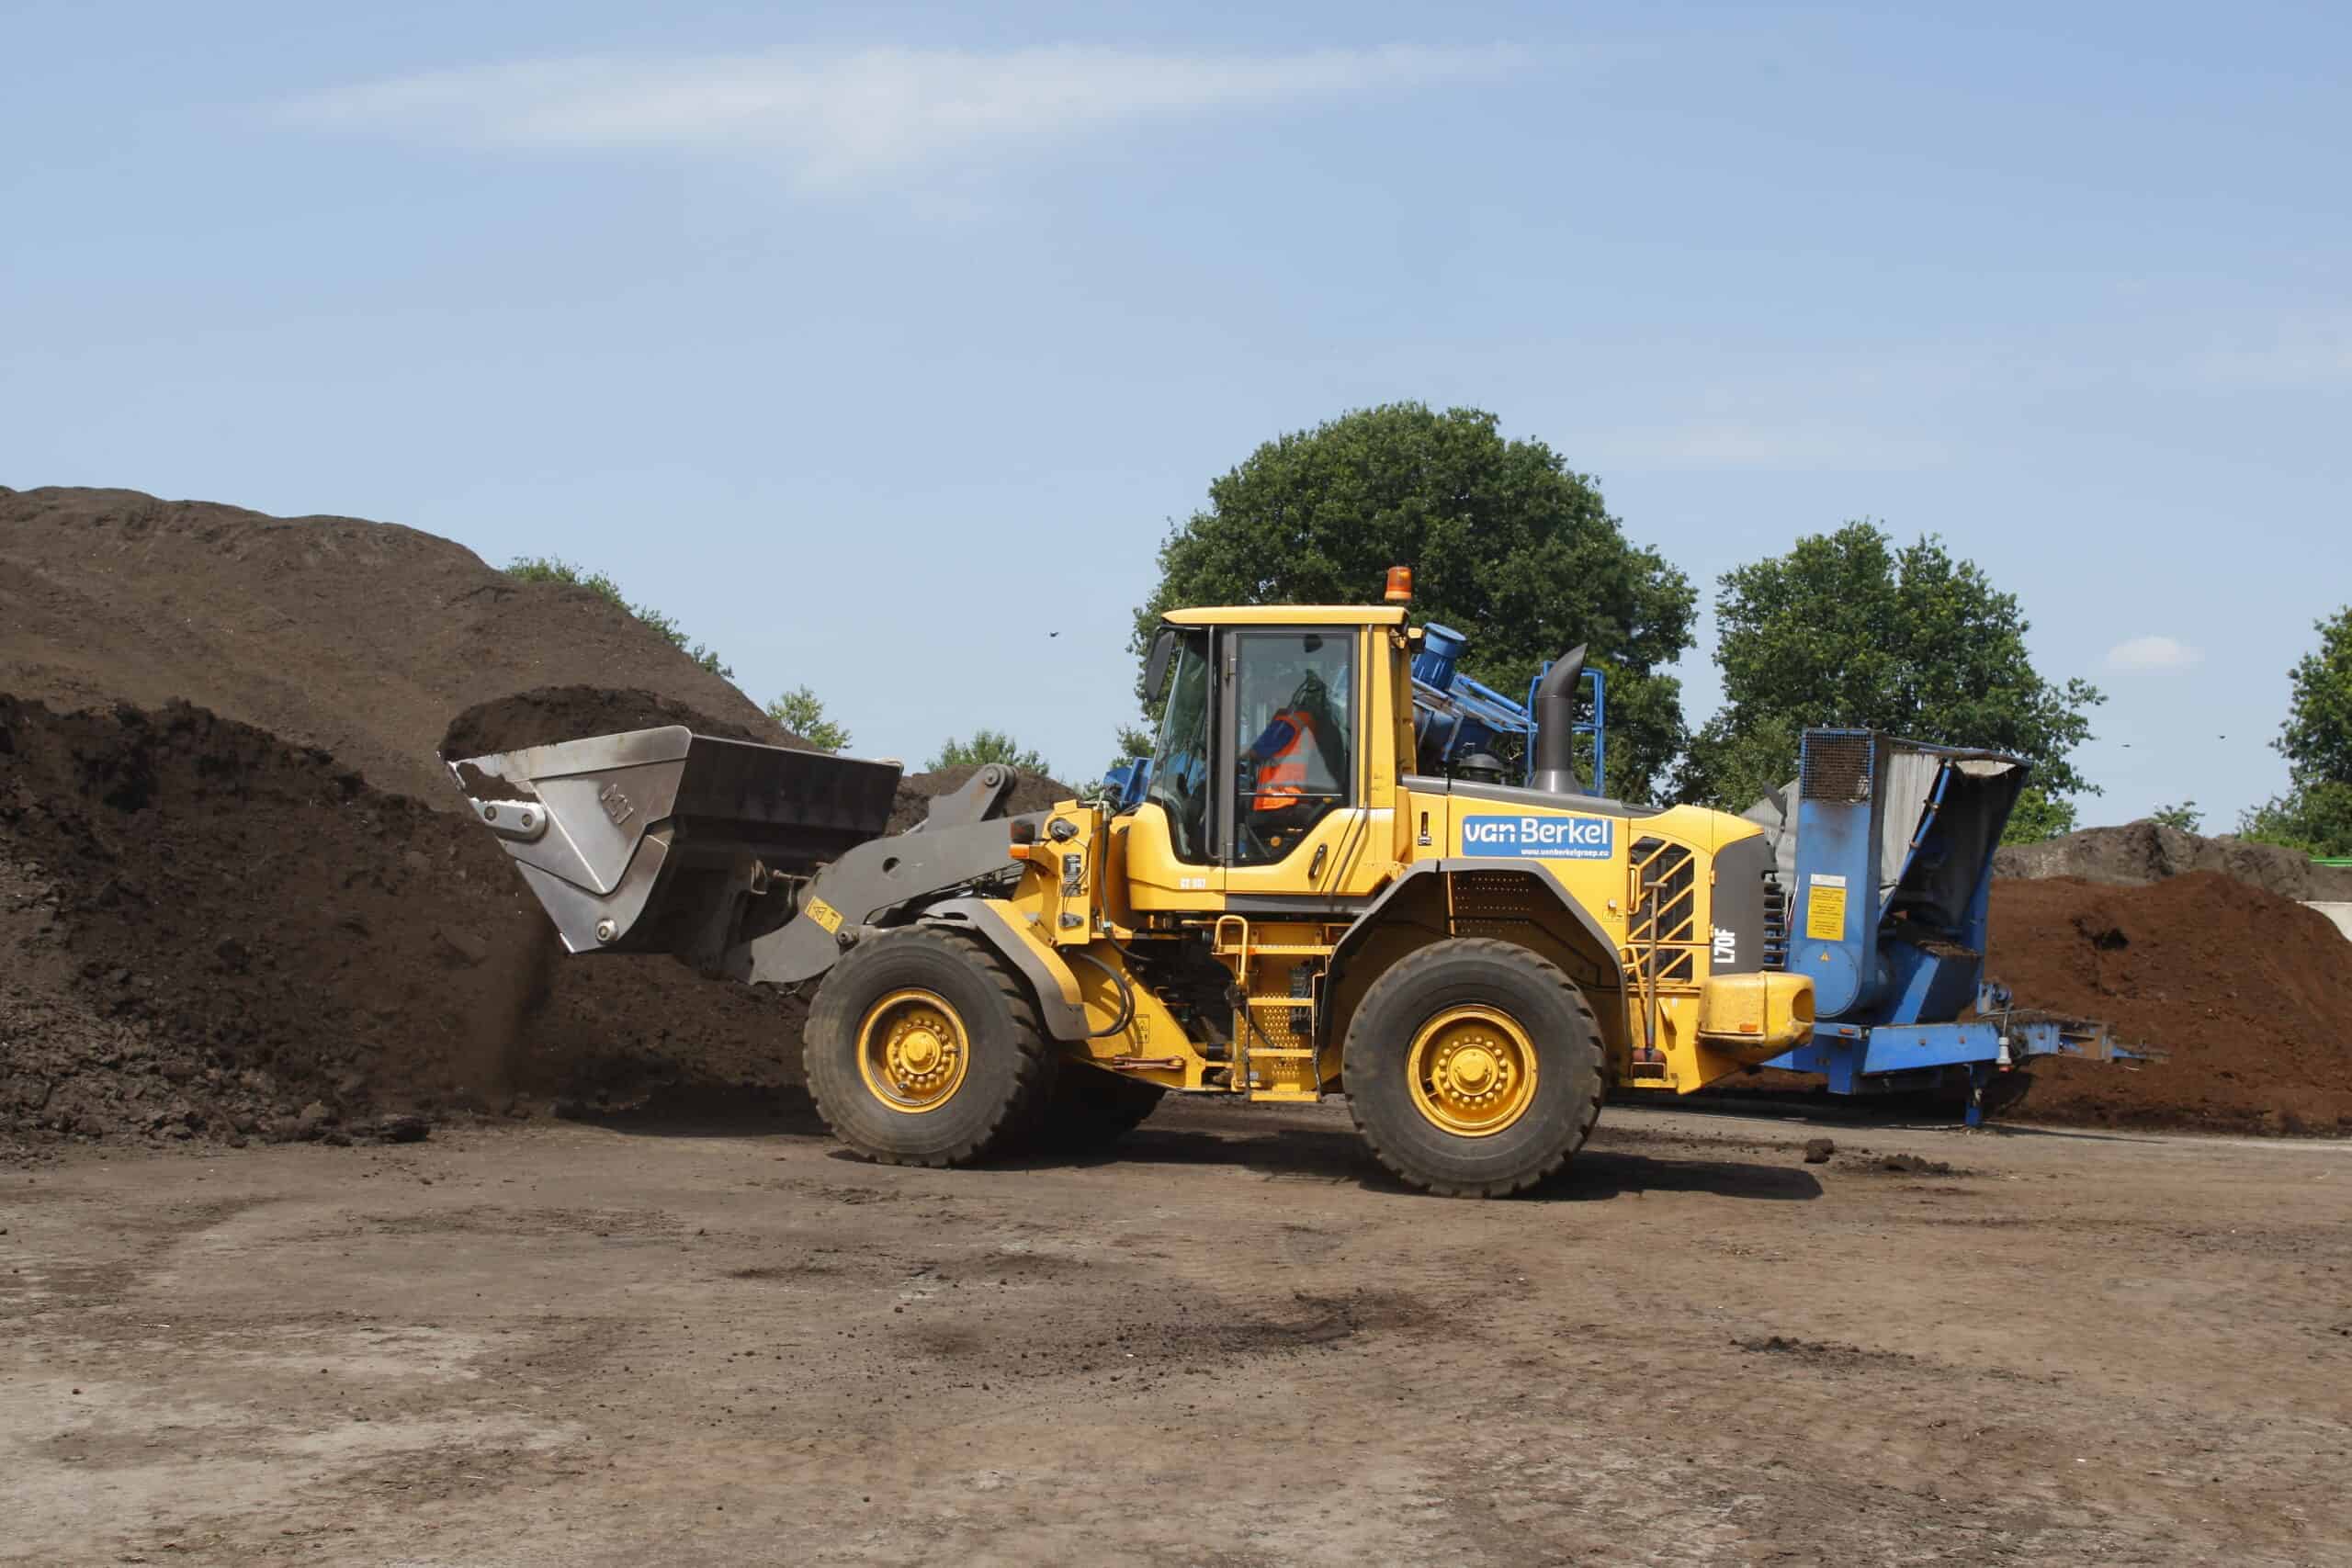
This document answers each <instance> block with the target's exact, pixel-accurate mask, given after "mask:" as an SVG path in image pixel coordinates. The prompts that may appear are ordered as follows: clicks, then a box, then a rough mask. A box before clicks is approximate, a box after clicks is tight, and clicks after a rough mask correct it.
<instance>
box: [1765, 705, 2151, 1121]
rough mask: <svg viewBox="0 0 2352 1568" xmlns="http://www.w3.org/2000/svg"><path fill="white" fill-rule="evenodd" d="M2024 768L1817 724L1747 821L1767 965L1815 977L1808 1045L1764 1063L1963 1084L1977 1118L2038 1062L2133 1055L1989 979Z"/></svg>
mask: <svg viewBox="0 0 2352 1568" xmlns="http://www.w3.org/2000/svg"><path fill="white" fill-rule="evenodd" d="M2026 772H2027V764H2026V763H2025V761H2023V760H2021V759H2019V758H2017V757H2010V756H2006V755H2003V754H2002V753H2000V752H1997V751H1979V750H1968V749H1966V748H1963V747H1956V746H1932V745H1928V744H1926V743H1924V742H1921V741H1916V740H1904V739H1897V738H1895V737H1894V736H1890V735H1882V734H1878V733H1876V732H1874V731H1871V730H1863V729H1809V730H1807V731H1805V733H1804V740H1803V743H1802V746H1801V749H1800V751H1799V761H1798V772H1797V778H1796V779H1795V781H1794V782H1793V783H1792V784H1790V786H1789V787H1788V789H1787V790H1785V791H1782V792H1780V793H1779V794H1777V795H1775V796H1774V797H1772V798H1770V799H1767V800H1764V801H1760V802H1758V805H1757V806H1756V807H1754V808H1753V809H1752V810H1750V811H1749V812H1748V813H1747V816H1748V818H1749V819H1750V820H1751V821H1755V822H1757V823H1758V824H1759V825H1760V826H1762V827H1763V828H1764V829H1765V830H1766V832H1767V833H1769V834H1770V835H1771V837H1772V839H1773V845H1774V864H1775V876H1774V890H1773V894H1772V897H1771V902H1772V904H1773V906H1775V907H1776V908H1777V913H1778V917H1779V918H1778V919H1777V921H1770V922H1768V929H1775V931H1776V934H1777V936H1778V939H1779V945H1778V949H1777V951H1774V950H1772V948H1771V946H1770V938H1768V956H1767V963H1768V964H1781V965H1785V966H1786V967H1787V968H1789V969H1791V970H1793V971H1795V972H1797V973H1800V974H1805V975H1810V976H1813V983H1814V1002H1815V1015H1816V1019H1817V1021H1816V1023H1815V1027H1814V1034H1813V1039H1812V1041H1811V1042H1810V1043H1807V1044H1804V1045H1800V1046H1798V1047H1796V1048H1795V1049H1794V1050H1792V1051H1790V1052H1788V1053H1787V1054H1786V1055H1781V1056H1777V1057H1775V1058H1773V1059H1772V1060H1771V1061H1770V1062H1769V1063H1767V1064H1766V1066H1773V1067H1784V1068H1787V1069H1789V1070H1791V1071H1794V1072H1804V1073H1819V1074H1821V1075H1822V1076H1823V1077H1826V1078H1827V1079H1828V1082H1829V1089H1830V1091H1831V1092H1832V1093H1834V1094H1873V1093H1887V1092H1891V1091H1896V1090H1906V1089H1932V1088H1937V1087H1939V1086H1942V1085H1946V1084H1950V1083H1951V1082H1952V1081H1953V1079H1954V1078H1955V1077H1962V1078H1964V1079H1965V1081H1966V1084H1967V1088H1968V1122H1969V1124H1970V1125H1971V1126H1974V1125H1976V1124H1977V1123H1978V1122H1980V1121H1982V1120H1983V1117H1984V1111H1985V1098H1986V1094H1987V1091H1988V1090H1992V1089H1995V1088H1996V1085H1997V1084H1998V1083H1999V1082H2000V1079H2001V1075H2003V1074H2005V1073H2007V1072H2010V1071H2012V1070H2014V1069H2016V1068H2018V1067H2021V1066H2025V1065H2026V1064H2027V1062H2028V1061H2030V1059H2031V1058H2032V1057H2035V1056H2044V1055H2049V1056H2077V1057H2086V1058H2090V1059H2094V1060H2102V1061H2113V1060H2119V1059H2127V1058H2138V1057H2142V1056H2144V1055H2148V1053H2145V1052H2143V1051H2137V1050H2130V1049H2126V1048H2125V1047H2123V1046H2121V1045H2119V1044H2117V1043H2115V1042H2114V1041H2113V1040H2112V1039H2110V1038H2109V1034H2108V1031H2107V1027H2106V1026H2105V1025H2104V1024H2100V1023H2097V1022H2094V1021H2088V1020H2081V1019H2068V1018H2060V1017H2056V1016H2054V1015H2052V1014H2048V1013H2042V1012H2035V1011H2029V1010H2020V1009H2018V1008H2016V1007H2015V1006H2013V1005H2012V1002H2011V998H2010V996H2009V993H2008V991H2007V989H2006V988H2005V987H2001V986H2000V985H1998V984H1996V983H1994V982H1992V981H1989V980H1987V979H1986V978H1985V942H1986V938H1987V935H1988V920H1987V910H1988V908H1989V906H1990V902H1991V897H1992V890H1993V852H1994V850H1995V849H1996V848H1997V847H1999V844H2000V841H2001V830H2002V829H2003V828H2004V827H2006V826H2007V822H2008V818H2009V811H2010V808H2011V807H2013V806H2015V805H2016V803H2017V798H2018V793H2019V791H2021V790H2022V789H2023V788H2024V787H2025V782H2026Z"/></svg>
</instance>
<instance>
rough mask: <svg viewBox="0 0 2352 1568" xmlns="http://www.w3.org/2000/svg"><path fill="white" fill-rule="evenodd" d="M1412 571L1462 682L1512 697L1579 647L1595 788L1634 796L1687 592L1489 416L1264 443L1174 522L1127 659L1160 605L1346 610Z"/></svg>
mask: <svg viewBox="0 0 2352 1568" xmlns="http://www.w3.org/2000/svg"><path fill="white" fill-rule="evenodd" d="M1391 566H1409V567H1411V568H1412V569H1413V589H1414V594H1413V614H1414V615H1415V616H1416V618H1418V619H1426V620H1430V621H1436V622H1439V623H1441V624H1443V625H1446V626H1453V628H1455V629H1456V630H1457V631H1460V632H1463V633H1464V634H1465V635H1467V636H1468V637H1469V638H1470V648H1469V651H1468V654H1467V656H1466V657H1465V658H1464V661H1463V669H1464V672H1465V673H1467V674H1469V675H1471V676H1472V677H1474V678H1476V679H1477V680H1480V681H1483V682H1487V684H1488V685H1491V686H1493V687H1495V688H1497V689H1498V690H1499V691H1502V692H1505V693H1509V694H1512V695H1514V696H1516V695H1518V694H1522V693H1524V692H1525V691H1526V689H1527V685H1528V682H1529V681H1530V680H1531V679H1532V678H1533V676H1534V674H1535V671H1536V670H1537V668H1538V667H1539V666H1540V665H1541V664H1542V663H1543V661H1544V660H1547V659H1555V658H1557V657H1558V656H1559V655H1560V654H1561V653H1563V652H1565V651H1566V649H1569V648H1571V647H1573V646H1574V645H1576V644H1577V643H1580V642H1581V643H1588V644H1589V645H1590V647H1591V650H1592V651H1591V655H1590V659H1591V662H1592V664H1593V666H1594V667H1595V668H1598V669H1600V670H1602V671H1606V673H1607V675H1608V680H1609V781H1608V782H1609V784H1610V785H1611V788H1612V789H1613V790H1615V791H1618V792H1620V793H1623V794H1626V795H1643V794H1646V793H1647V792H1648V791H1649V790H1650V788H1651V787H1652V785H1653V784H1655V782H1656V781H1657V779H1658V777H1659V776H1660V775H1661V774H1662V773H1663V772H1664V770H1665V769H1666V767H1667V765H1668V762H1669V761H1671V760H1672V759H1673V757H1674V756H1675V755H1676V753H1677V752H1679V750H1681V748H1682V743H1683V740H1684V739H1685V732H1684V729H1683V725H1682V702H1681V686H1680V683H1679V682H1677V681H1676V680H1675V678H1674V677H1673V676H1672V675H1670V674H1668V673H1666V671H1667V668H1668V666H1669V665H1671V664H1672V663H1673V662H1674V660H1676V659H1677V658H1679V656H1680V655H1681V653H1682V652H1683V650H1684V649H1688V648H1689V647H1690V646H1691V621H1692V616H1693V615H1694V612H1695V607H1696V603H1697V598H1696V593H1695V592H1694V590H1693V589H1692V588H1691V582H1690V580H1689V579H1688V578H1686V577H1684V576H1683V575H1682V573H1681V572H1679V571H1678V570H1675V569H1674V568H1673V567H1671V566H1668V564H1667V563H1666V561H1665V560H1664V559H1663V558H1660V557H1659V555H1658V554H1657V552H1656V551H1655V550H1650V549H1645V548H1642V547H1637V546H1635V545H1634V544H1632V543H1631V542H1629V541H1628V540H1627V539H1626V537H1625V535H1624V532H1623V527H1622V526H1621V525H1620V524H1619V522H1618V520H1617V519H1616V518H1614V517H1612V516H1611V515H1610V514H1609V510H1608V508H1607V506H1606V505H1605V504H1604V503H1603V502H1602V501H1601V497H1600V489H1599V487H1598V486H1597V485H1596V484H1595V483H1594V482H1593V481H1592V480H1591V479H1589V478H1587V477H1586V476H1584V475H1581V474H1578V473H1576V472H1574V471H1573V470H1571V469H1570V468H1568V466H1567V464H1566V460H1564V459H1563V458H1562V457H1560V455H1559V454H1558V453H1556V452H1555V451H1553V450H1552V449H1551V448H1550V447H1549V446H1545V445H1544V443H1542V442H1540V441H1507V440H1505V439H1504V438H1503V436H1502V434H1501V433H1500V432H1499V430H1498V428H1497V422H1496V418H1495V416H1494V415H1493V414H1490V413H1486V412H1480V411H1478V410H1476V409H1451V410H1448V411H1447V412H1443V413H1439V412H1433V411H1432V410H1430V409H1429V408H1427V407H1425V406H1423V405H1421V404H1419V403H1391V404H1387V405H1385V406H1383V407H1380V408H1372V409H1363V410H1359V411H1357V412H1352V413H1347V414H1343V415H1341V416H1340V417H1339V418H1338V419H1335V420H1332V421H1331V422H1329V423H1326V424H1323V425H1320V426H1317V428H1316V429H1314V430H1310V431H1297V432H1293V433H1291V434H1286V435H1283V436H1279V437H1277V438H1276V439H1274V440H1272V441H1269V442H1267V443H1266V444H1265V445H1264V446H1260V447H1259V448H1258V449H1257V450H1256V451H1255V452H1253V453H1251V454H1250V457H1247V458H1245V459H1244V460H1243V461H1242V463H1241V464H1240V466H1239V467H1238V468H1234V469H1233V470H1232V471H1231V472H1229V473H1227V474H1225V475H1224V476H1223V477H1221V478H1219V479H1215V480H1213V481H1212V482H1211V483H1210V485H1209V503H1208V506H1207V508H1206V509H1205V510H1203V511H1199V512H1195V513H1193V515H1192V516H1191V517H1190V518H1189V519H1187V520H1186V521H1185V522H1183V523H1182V524H1180V525H1175V526H1174V527H1172V528H1171V529H1170V532H1169V535H1168V537H1167V540H1166V542H1165V543H1163V544H1162V545H1161V546H1160V549H1159V585H1158V586H1157V587H1156V588H1154V589H1153V591H1152V593H1151V596H1150V598H1148V600H1146V601H1145V602H1144V603H1143V604H1141V605H1140V606H1138V607H1137V609H1136V635H1135V639H1134V643H1133V645H1132V646H1133V649H1134V651H1135V653H1136V656H1137V658H1138V659H1140V658H1141V657H1142V656H1143V654H1144V652H1145V651H1146V650H1147V649H1148V647H1149V645H1150V638H1151V635H1152V631H1153V628H1154V626H1156V625H1157V623H1158V621H1159V616H1160V615H1161V614H1162V613H1163V612H1164V611H1167V610H1170V609H1173V608H1177V607H1180V606H1184V605H1193V604H1364V603H1367V602H1369V601H1371V600H1372V599H1374V596H1375V595H1377V594H1378V593H1379V592H1380V590H1381V587H1382V584H1383V581H1384V580H1385V579H1384V574H1385V571H1386V569H1387V568H1389V567H1391Z"/></svg>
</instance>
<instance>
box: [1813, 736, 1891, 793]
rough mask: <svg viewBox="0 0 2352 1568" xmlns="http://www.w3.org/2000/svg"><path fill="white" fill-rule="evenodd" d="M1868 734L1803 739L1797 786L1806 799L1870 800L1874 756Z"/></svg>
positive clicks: (1874, 749) (1874, 751) (1873, 748)
mask: <svg viewBox="0 0 2352 1568" xmlns="http://www.w3.org/2000/svg"><path fill="white" fill-rule="evenodd" d="M1876 750H1877V749H1876V748H1875V747H1873V746H1872V745H1871V737H1870V736H1868V735H1859V734H1858V735H1824V734H1818V733H1815V734H1811V735H1807V736H1806V737H1805V738H1804V776H1803V778H1802V779H1801V780H1800V785H1799V787H1800V788H1801V790H1802V792H1803V794H1804V797H1805V798H1806V799H1807V800H1837V801H1858V800H1868V799H1869V798H1870V797H1871V764H1872V760H1873V758H1874V757H1875V755H1876Z"/></svg>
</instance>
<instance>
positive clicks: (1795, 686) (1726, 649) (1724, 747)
mask: <svg viewBox="0 0 2352 1568" xmlns="http://www.w3.org/2000/svg"><path fill="white" fill-rule="evenodd" d="M1715 616H1716V620H1717V622H1718V625H1719V627H1720V640H1719V641H1718V642H1717V644H1716V649H1715V662H1716V664H1717V665H1718V666H1719V667H1720V668H1721V669H1722V671H1723V676H1724V706H1723V709H1722V711H1720V712H1719V713H1717V714H1716V715H1715V716H1714V717H1713V718H1712V719H1710V720H1709V721H1708V722H1707V724H1706V725H1705V726H1704V727H1703V728H1702V729H1701V731H1700V733H1699V734H1698V735H1697V736H1695V737H1694V738H1693V739H1692V740H1691V751H1690V756H1689V758H1688V759H1687V760H1686V761H1685V763H1684V767H1683V775H1682V780H1681V789H1682V795H1683V797H1684V798H1685V799H1690V800H1703V801H1708V802H1712V803H1713V804H1714V805H1717V806H1721V807H1726V808H1729V809H1734V810H1737V809H1743V808H1745V807H1747V806H1749V805H1751V804H1752V803H1753V802H1754V801H1755V800H1756V798H1757V796H1758V795H1760V794H1761V793H1762V792H1763V789H1764V787H1765V786H1767V785H1770V786H1772V787H1776V788H1777V787H1778V786H1779V785H1781V784H1784V783H1786V782H1787V781H1788V780H1789V779H1791V778H1793V777H1794V776H1795V775H1796V765H1797V737H1798V733H1799V732H1800V731H1801V730H1803V729H1804V728H1806V727H1808V726H1815V725H1822V726H1837V727H1844V728H1871V729H1882V730H1887V731H1891V732H1893V733H1894V734H1897V735H1903V736H1907V737H1909V738H1910V739H1916V740H1931V741H1940V742H1943V743H1945V744H1947V745H1956V746H1981V747H1985V748H1987V749H1989V750H1997V751H2007V752H2012V753H2014V754H2015V755H2018V756H2020V757H2023V758H2026V759H2027V760H2028V761H2030V762H2032V764H2033V789H2034V790H2038V791H2039V792H2041V795H2043V797H2044V800H2045V801H2046V803H2047V807H2048V809H2043V808H2041V807H2036V808H2034V809H2032V810H2029V809H2028V808H2027V807H2026V804H2025V803H2024V802H2023V801H2020V803H2019V821H2018V830H2019V831H2028V830H2039V829H2040V828H2041V827H2046V826H2047V825H2048V824H2049V823H2050V822H2051V821H2053V820H2055V819H2056V818H2057V816H2058V815H2059V812H2058V808H2059V807H2064V815H2065V816H2066V817H2067V818H2068V819H2069V820H2070V821H2071V818H2072V811H2073V808H2072V807H2068V806H2065V803H2064V796H2066V795H2074V794H2093V795H2096V794H2098V789H2097V787H2096V786H2095V785H2093V784H2089V783H2088V782H2087V781H2086V780H2085V779H2084V778H2083V776H2082V774H2081V773H2077V772H2076V771H2075V766H2074V764H2073V762H2072V761H2070V758H2071V756H2072V753H2073V752H2074V750H2075V747H2077V746H2079V745H2080V744H2082V742H2083V741H2084V740H2086V739H2089V736H2090V717H2089V713H2088V710H2089V709H2090V708H2091V707H2093V706H2095V705H2098V703H2100V702H2102V701H2104V700H2105V699H2104V698H2103V697H2102V696H2101V695H2100V694H2099V692H2098V689H2097V688H2096V687H2094V686H2092V685H2090V684H2089V683H2087V682H2084V681H2080V680H2069V681H2067V682H2064V684H2063V685H2053V684H2052V683H2051V682H2048V681H2045V680H2043V679H2042V678H2041V674H2040V673H2039V672H2037V671H2035V669H2034V667H2033V660H2032V658H2031V656H2030V654H2029V653H2028V652H2027V651H2026V644H2025V634H2026V632H2027V631H2028V630H2029V629H2030V628H2029V623H2028V622H2027V621H2026V619H2025V617H2024V615H2022V614H2020V613H2019V611H2018V602H2017V597H2016V595H2014V594H2010V593H2004V592H1999V591H1998V590H1996V588H1994V586H1993V584H1992V582H1991V581H1989V580H1987V579H1986V577H1985V573H1984V571H1983V570H1981V569H1980V568H1978V567H1977V565H1976V563H1975V562H1973V561H1967V560H1954V559H1953V558H1952V557H1951V553H1950V552H1949V551H1947V550H1946V549H1945V548H1944V547H1943V543H1942V541H1941V540H1939V539H1938V538H1936V537H1934V536H1928V537H1925V538H1922V539H1920V540H1919V541H1918V542H1917V544H1913V545H1906V546H1903V547H1896V546H1895V545H1894V541H1893V540H1892V539H1890V538H1889V537H1888V536H1887V535H1886V534H1885V533H1884V532H1883V530H1881V529H1880V528H1879V527H1878V526H1877V525H1874V524H1871V523H1849V524H1848V525H1845V526H1844V527H1843V528H1840V529H1839V530H1838V532H1836V533H1835V534H1822V535H1815V536H1811V537H1808V538H1804V539H1801V540H1799V541H1798V542H1797V546H1796V548H1794V549H1793V550H1791V551H1790V552H1789V553H1788V554H1786V555H1783V556H1774V557H1771V558H1769V559H1766V560H1760V561H1754V562H1751V563H1749V564H1748V565H1746V566H1742V567H1738V568H1736V569H1734V570H1731V571H1728V572H1726V573H1724V576H1723V579H1722V581H1721V582H1720V584H1719V586H1718V591H1717V592H1716V596H1715ZM2029 793H2032V791H2029ZM2060 830H2062V831H2063V830H2064V829H2060ZM2043 836H2047V835H2046V834H2045V835H2043Z"/></svg>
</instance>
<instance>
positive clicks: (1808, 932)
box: [1804, 874, 1846, 942]
mask: <svg viewBox="0 0 2352 1568" xmlns="http://www.w3.org/2000/svg"><path fill="white" fill-rule="evenodd" d="M1804 934H1805V938H1806V940H1807V941H1809V942H1839V941H1842V940H1844V938H1845V935H1846V879H1845V878H1844V877H1842V876H1829V875H1818V874H1817V875H1815V876H1814V877H1813V878H1811V879H1810V880H1809V881H1808V882H1807V883H1806V884H1805V896H1804Z"/></svg>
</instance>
